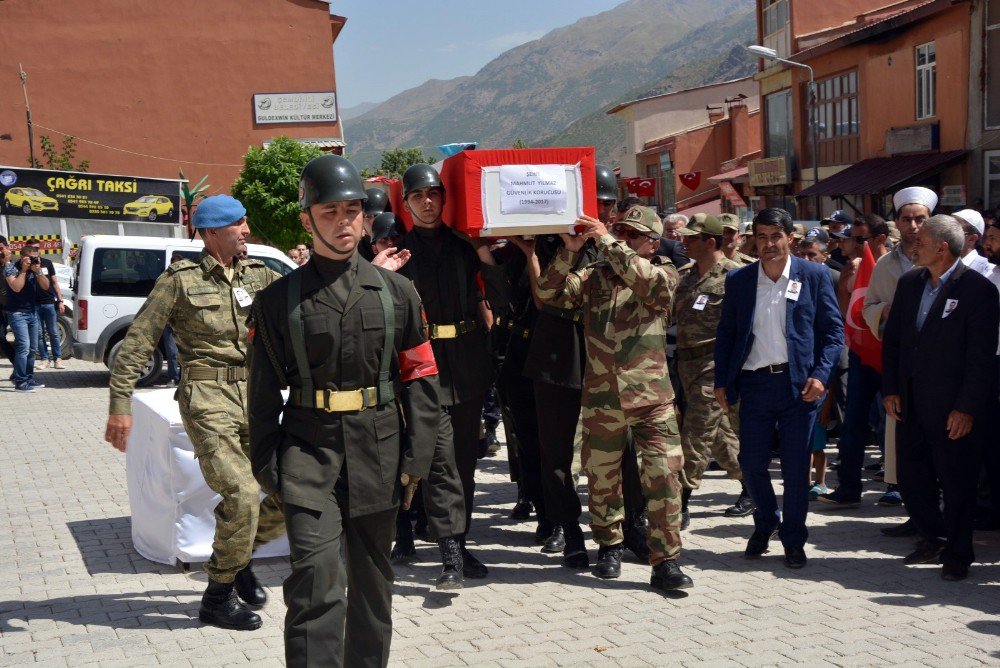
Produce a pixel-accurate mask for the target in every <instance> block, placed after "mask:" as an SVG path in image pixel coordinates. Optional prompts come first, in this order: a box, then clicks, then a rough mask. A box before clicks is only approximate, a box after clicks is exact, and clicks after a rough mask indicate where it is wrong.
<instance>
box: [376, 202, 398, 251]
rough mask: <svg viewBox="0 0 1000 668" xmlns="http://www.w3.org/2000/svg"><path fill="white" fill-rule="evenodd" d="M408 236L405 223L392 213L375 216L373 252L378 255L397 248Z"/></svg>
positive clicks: (387, 212)
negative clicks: (400, 241) (406, 235)
mask: <svg viewBox="0 0 1000 668" xmlns="http://www.w3.org/2000/svg"><path fill="white" fill-rule="evenodd" d="M404 234H406V230H405V229H404V228H403V223H402V222H401V221H400V220H399V219H398V218H396V214H394V213H393V212H391V211H386V212H385V213H380V214H379V215H377V216H375V220H374V221H373V222H372V229H371V247H372V252H373V253H375V255H378V254H379V253H381V252H382V251H384V250H387V249H389V248H395V247H396V244H397V243H399V240H400V238H401V237H402V236H403V235H404Z"/></svg>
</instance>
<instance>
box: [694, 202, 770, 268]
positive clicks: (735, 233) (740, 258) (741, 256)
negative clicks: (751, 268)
mask: <svg viewBox="0 0 1000 668" xmlns="http://www.w3.org/2000/svg"><path fill="white" fill-rule="evenodd" d="M705 215H706V214H703V213H701V214H699V213H696V214H695V215H694V220H698V216H701V217H702V222H704V217H705ZM719 222H721V223H722V254H723V255H724V256H725V257H726V259H727V260H732V261H734V262H736V264H737V266H740V267H742V266H744V265H748V264H751V263H753V262H756V260H757V258H753V257H750V256H749V255H747V254H746V253H744V252H743V251H741V250H740V245H742V243H743V236H742V235H741V234H740V219H739V218H738V217H737V216H736V215H735V214H732V213H723V214H720V215H719Z"/></svg>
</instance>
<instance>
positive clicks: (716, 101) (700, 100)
mask: <svg viewBox="0 0 1000 668" xmlns="http://www.w3.org/2000/svg"><path fill="white" fill-rule="evenodd" d="M740 93H742V94H743V95H746V96H747V98H748V99H747V100H746V101H745V102H746V104H747V106H748V107H749V108H750V109H751V110H752V111H755V110H758V109H759V108H760V98H759V96H758V87H757V83H756V82H755V81H754V80H753V79H752V78H750V77H748V78H746V79H739V80H737V81H734V82H730V83H725V84H719V85H715V86H704V87H702V88H695V89H693V90H687V91H680V92H677V93H671V94H669V95H662V96H660V97H655V98H650V99H648V100H640V101H638V102H634V103H632V104H631V105H630V106H628V107H625V108H624V109H622V110H621V111H618V112H616V114H617V115H619V116H620V117H621V118H623V119H624V120H625V140H626V155H625V158H624V159H623V160H622V174H621V175H622V176H623V177H632V176H645V175H646V174H645V172H644V171H642V164H643V161H642V160H640V159H639V157H638V154H639V153H641V152H642V149H643V146H644V145H645V144H646V142H649V141H652V140H654V139H659V138H661V137H667V136H670V135H673V134H677V133H679V132H682V131H684V130H687V129H689V128H693V127H697V126H699V125H704V124H705V123H706V121H707V120H708V115H707V112H706V110H705V107H706V106H707V105H709V104H712V105H721V104H722V102H723V100H725V99H726V98H727V97H735V96H736V95H739V94H740Z"/></svg>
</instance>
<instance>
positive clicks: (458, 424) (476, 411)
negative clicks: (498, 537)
mask: <svg viewBox="0 0 1000 668" xmlns="http://www.w3.org/2000/svg"><path fill="white" fill-rule="evenodd" d="M445 411H446V412H447V413H448V417H449V419H450V422H451V432H452V443H453V446H452V447H453V448H454V452H455V465H456V466H457V467H458V477H459V479H460V480H461V481H462V495H463V496H464V497H465V531H464V532H462V535H465V534H468V533H469V529H471V528H472V506H473V500H474V498H475V495H476V463H477V462H478V461H479V426H480V419H481V416H482V411H483V395H479V396H476V397H473V398H471V399H467V400H466V401H463V402H462V403H460V404H454V405H452V406H446V407H445ZM443 438H444V439H446V435H443V434H442V433H439V434H438V439H439V440H442V439H443Z"/></svg>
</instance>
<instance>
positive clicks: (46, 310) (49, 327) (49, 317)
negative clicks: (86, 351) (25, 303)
mask: <svg viewBox="0 0 1000 668" xmlns="http://www.w3.org/2000/svg"><path fill="white" fill-rule="evenodd" d="M35 315H37V316H38V345H39V348H38V358H39V359H41V360H42V361H46V360H48V359H49V351H48V350H46V345H45V338H44V336H43V333H44V334H46V335H48V337H49V342H50V343H51V344H52V361H53V362H55V361H56V360H60V359H62V342H61V341H60V340H59V323H58V317H57V316H56V305H55V304H39V305H38V306H36V307H35Z"/></svg>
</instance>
